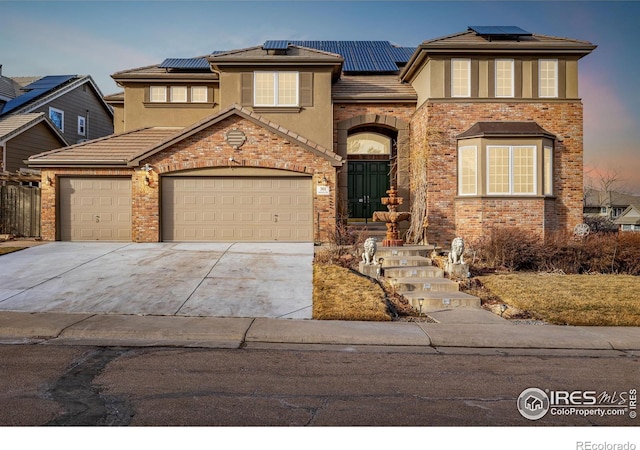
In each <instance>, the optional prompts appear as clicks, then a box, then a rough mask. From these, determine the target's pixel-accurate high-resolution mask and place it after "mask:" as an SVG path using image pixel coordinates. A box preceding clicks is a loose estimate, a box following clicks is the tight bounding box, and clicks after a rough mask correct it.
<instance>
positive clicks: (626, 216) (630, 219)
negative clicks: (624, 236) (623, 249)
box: [614, 200, 640, 231]
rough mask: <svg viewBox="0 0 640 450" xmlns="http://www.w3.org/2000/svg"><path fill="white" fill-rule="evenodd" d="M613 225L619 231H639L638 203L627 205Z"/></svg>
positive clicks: (639, 211) (639, 206) (639, 214)
mask: <svg viewBox="0 0 640 450" xmlns="http://www.w3.org/2000/svg"><path fill="white" fill-rule="evenodd" d="M636 201H637V200H636ZM614 223H615V224H616V225H618V227H619V230H620V231H640V202H638V203H635V204H632V205H629V206H628V207H627V209H625V210H624V211H623V213H622V214H620V216H618V218H617V219H616V220H615V221H614Z"/></svg>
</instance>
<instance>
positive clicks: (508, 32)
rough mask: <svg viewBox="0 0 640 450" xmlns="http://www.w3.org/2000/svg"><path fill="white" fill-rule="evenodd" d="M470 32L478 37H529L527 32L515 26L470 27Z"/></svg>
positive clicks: (529, 34)
mask: <svg viewBox="0 0 640 450" xmlns="http://www.w3.org/2000/svg"><path fill="white" fill-rule="evenodd" d="M469 29H470V30H471V31H475V32H476V33H477V34H478V35H480V36H495V37H520V36H531V35H532V34H531V33H529V32H528V31H525V30H523V29H522V28H520V27H515V26H511V25H508V26H470V27H469Z"/></svg>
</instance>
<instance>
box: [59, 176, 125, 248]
mask: <svg viewBox="0 0 640 450" xmlns="http://www.w3.org/2000/svg"><path fill="white" fill-rule="evenodd" d="M58 183H59V195H60V200H59V205H60V206H59V215H60V220H59V227H60V228H59V230H60V239H61V240H63V241H130V240H131V179H130V178H60V179H59V182H58Z"/></svg>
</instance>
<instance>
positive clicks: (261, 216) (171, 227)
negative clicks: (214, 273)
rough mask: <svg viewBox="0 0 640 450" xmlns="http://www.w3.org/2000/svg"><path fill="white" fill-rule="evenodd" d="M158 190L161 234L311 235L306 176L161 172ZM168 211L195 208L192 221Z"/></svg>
mask: <svg viewBox="0 0 640 450" xmlns="http://www.w3.org/2000/svg"><path fill="white" fill-rule="evenodd" d="M194 186H195V187H194ZM208 187H214V188H215V189H214V191H211V190H209V189H207V188H208ZM186 192H189V193H190V194H193V195H194V196H195V197H196V202H195V203H193V202H190V203H187V202H186V201H185V200H184V198H185V193H186ZM162 196H163V197H162V198H163V213H162V220H163V222H162V227H163V239H164V240H172V241H188V240H196V241H201V240H202V241H207V240H208V241H215V240H221V241H273V240H287V241H307V242H308V241H311V240H313V236H312V235H313V232H312V229H313V215H312V204H313V203H312V191H311V179H310V178H266V177H236V178H233V177H219V178H216V177H208V178H206V177H202V178H197V177H193V178H182V177H165V178H163V180H162ZM172 211H175V212H180V211H182V212H185V211H188V212H190V213H193V214H195V216H196V219H195V223H196V224H195V225H194V224H193V223H187V222H186V221H185V220H184V219H183V217H184V216H182V215H181V214H172V213H171V212H172ZM190 217H192V216H190ZM191 225H194V226H195V227H196V230H195V233H194V229H193V227H191Z"/></svg>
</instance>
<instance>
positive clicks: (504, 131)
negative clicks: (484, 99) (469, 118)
mask: <svg viewBox="0 0 640 450" xmlns="http://www.w3.org/2000/svg"><path fill="white" fill-rule="evenodd" d="M489 136H493V137H496V136H541V137H548V138H550V139H555V138H556V136H555V135H554V134H553V133H549V132H548V131H547V130H545V129H544V128H542V127H541V126H540V125H538V124H537V123H536V122H533V121H531V122H476V123H475V124H473V125H472V126H471V128H469V129H468V130H467V131H465V132H464V133H461V134H459V135H458V139H465V138H473V137H489Z"/></svg>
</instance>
